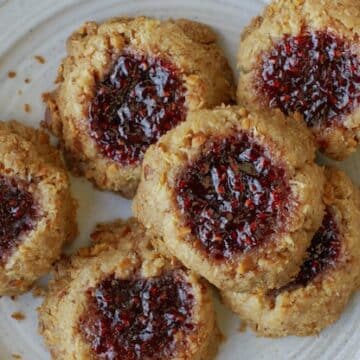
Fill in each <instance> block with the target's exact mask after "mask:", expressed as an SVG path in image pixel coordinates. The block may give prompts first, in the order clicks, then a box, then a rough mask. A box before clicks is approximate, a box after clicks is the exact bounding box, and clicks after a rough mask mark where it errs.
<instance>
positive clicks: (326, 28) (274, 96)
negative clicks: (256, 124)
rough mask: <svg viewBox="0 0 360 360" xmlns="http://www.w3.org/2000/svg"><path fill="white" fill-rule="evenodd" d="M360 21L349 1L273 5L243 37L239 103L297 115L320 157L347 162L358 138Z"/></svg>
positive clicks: (291, 2)
mask: <svg viewBox="0 0 360 360" xmlns="http://www.w3.org/2000/svg"><path fill="white" fill-rule="evenodd" d="M359 15H360V13H359V8H358V4H357V2H356V1H355V0H346V1H344V2H341V3H340V2H338V3H336V4H334V2H332V1H329V0H320V1H318V2H314V1H311V0H304V1H284V0H280V1H276V2H273V3H271V4H270V5H269V6H268V7H267V8H266V10H265V11H264V14H263V16H261V17H257V18H255V19H254V20H253V21H252V23H251V24H250V25H249V26H248V27H247V28H246V29H245V30H244V32H243V34H242V40H241V47H240V50H239V56H238V59H239V67H240V69H241V74H240V80H239V86H238V98H239V101H240V102H242V103H243V104H245V105H248V106H250V107H256V108H261V109H262V110H263V111H266V110H268V111H270V110H271V109H279V110H281V111H282V112H283V113H284V114H285V115H288V114H292V113H295V112H296V113H299V114H300V115H301V116H302V117H303V119H304V121H305V123H306V124H307V126H308V127H309V128H310V129H311V131H312V132H313V133H314V135H315V138H316V141H317V145H318V148H319V149H320V150H321V151H323V152H324V153H325V154H326V155H328V156H330V157H333V158H334V159H338V160H341V159H343V158H345V157H347V156H348V155H349V154H350V153H352V152H353V151H355V149H356V148H357V146H358V143H359V138H360V107H359V105H360V104H359V100H360V57H359V56H360V52H359V45H360V41H359V35H358V34H359V31H360V21H359ZM254 43H256V45H253V44H254ZM250 54H251V56H250V57H249V55H250Z"/></svg>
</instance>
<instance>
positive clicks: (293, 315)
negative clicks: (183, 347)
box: [223, 169, 360, 337]
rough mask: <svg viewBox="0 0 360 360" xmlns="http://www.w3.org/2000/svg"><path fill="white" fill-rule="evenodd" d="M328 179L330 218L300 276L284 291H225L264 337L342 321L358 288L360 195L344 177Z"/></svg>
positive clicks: (335, 174) (329, 174)
mask: <svg viewBox="0 0 360 360" xmlns="http://www.w3.org/2000/svg"><path fill="white" fill-rule="evenodd" d="M325 174H326V179H327V180H326V184H325V194H324V203H325V215H324V218H323V220H322V224H321V226H320V228H319V229H318V231H317V232H316V234H315V236H314V237H313V239H312V241H311V244H310V246H309V247H308V249H307V251H306V256H305V258H304V261H303V264H302V266H301V269H300V271H299V273H298V274H297V275H296V276H295V277H294V278H293V279H292V280H291V281H290V282H289V283H288V284H286V285H284V286H282V287H280V288H276V289H271V290H266V291H264V290H262V291H260V292H256V293H234V292H229V291H225V292H223V298H224V301H225V303H226V304H227V305H229V307H230V308H231V309H232V310H233V311H234V312H236V313H238V314H239V315H240V317H241V318H242V319H244V320H246V322H247V323H248V324H249V325H251V326H252V327H253V328H254V330H255V331H256V332H257V333H259V334H260V335H265V336H274V337H277V336H286V335H300V336H306V335H315V334H317V333H319V332H320V331H321V330H322V329H324V328H325V327H327V326H328V325H330V324H332V323H333V322H335V321H336V320H337V319H338V318H339V317H340V315H341V312H342V311H343V310H344V308H345V306H346V304H347V303H348V301H349V298H350V296H351V295H352V293H354V292H355V291H356V290H357V289H358V286H359V277H360V239H359V233H360V221H359V219H360V193H359V190H358V189H357V188H356V187H355V186H354V185H353V184H352V183H351V181H350V179H348V178H347V177H346V175H345V174H344V173H342V172H340V171H338V170H335V169H327V170H326V172H325Z"/></svg>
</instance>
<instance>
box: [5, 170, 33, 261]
mask: <svg viewBox="0 0 360 360" xmlns="http://www.w3.org/2000/svg"><path fill="white" fill-rule="evenodd" d="M36 217H37V211H36V205H35V203H34V199H33V197H32V195H31V194H30V193H29V192H28V191H26V190H25V185H24V186H23V184H21V183H20V182H16V181H15V179H13V178H9V177H5V176H2V175H0V262H4V261H6V259H7V258H8V257H9V256H10V255H11V253H12V252H13V250H14V249H15V248H16V247H17V246H18V245H19V243H20V241H21V240H20V238H19V237H20V235H22V234H24V233H26V232H27V231H30V230H32V229H33V228H34V222H35V220H36Z"/></svg>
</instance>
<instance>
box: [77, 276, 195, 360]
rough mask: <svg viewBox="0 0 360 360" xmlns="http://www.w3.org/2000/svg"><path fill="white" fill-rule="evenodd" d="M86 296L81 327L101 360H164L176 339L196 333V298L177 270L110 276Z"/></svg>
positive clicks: (170, 353)
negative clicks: (152, 274) (151, 274)
mask: <svg viewBox="0 0 360 360" xmlns="http://www.w3.org/2000/svg"><path fill="white" fill-rule="evenodd" d="M87 297H88V308H87V309H86V311H85V313H84V314H83V316H82V318H81V321H80V329H81V332H82V334H83V336H84V337H85V338H86V340H87V341H89V342H90V344H91V348H92V350H93V351H94V352H95V353H96V354H97V355H98V356H100V357H101V358H102V359H108V360H109V359H123V360H135V359H136V360H137V359H153V358H162V359H165V358H168V357H169V356H170V355H172V353H173V351H174V345H175V337H176V339H179V338H181V334H182V333H187V332H190V331H192V330H193V329H194V325H193V323H192V309H193V305H194V304H193V302H194V297H193V295H192V293H191V289H190V285H189V284H188V283H187V282H186V281H185V279H184V277H183V275H182V272H181V271H180V270H174V271H169V272H167V273H165V274H163V275H161V276H158V277H152V278H147V279H144V278H139V279H117V278H115V277H114V276H113V275H111V276H109V277H108V278H106V279H105V280H103V281H102V282H101V283H99V284H98V285H97V286H96V287H95V288H91V289H89V290H88V292H87Z"/></svg>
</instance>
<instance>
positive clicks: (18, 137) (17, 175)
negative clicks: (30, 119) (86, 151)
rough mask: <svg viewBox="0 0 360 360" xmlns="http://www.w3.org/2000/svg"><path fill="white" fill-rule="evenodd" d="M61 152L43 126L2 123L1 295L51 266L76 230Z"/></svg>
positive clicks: (27, 285)
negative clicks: (42, 128)
mask: <svg viewBox="0 0 360 360" xmlns="http://www.w3.org/2000/svg"><path fill="white" fill-rule="evenodd" d="M75 218H76V205H75V202H74V200H73V199H72V197H71V194H70V184H69V178H68V176H67V174H66V171H65V169H64V166H63V163H62V160H61V157H60V154H59V152H58V151H57V150H56V149H54V148H53V147H52V146H51V145H50V143H49V138H48V135H47V134H45V133H44V132H43V131H41V130H35V129H32V128H29V127H26V126H24V125H22V124H20V123H18V122H16V121H10V122H0V295H17V294H20V293H23V292H25V291H26V290H28V289H29V288H30V287H31V285H32V284H33V282H34V281H35V280H37V279H38V278H39V277H41V276H42V275H44V274H45V273H47V272H48V271H49V270H50V267H51V265H52V263H53V262H54V261H55V260H56V259H57V258H58V257H59V255H60V252H61V249H62V246H63V245H64V244H65V243H67V242H70V241H71V240H73V238H74V237H75V235H76V233H77V226H76V223H75Z"/></svg>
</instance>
